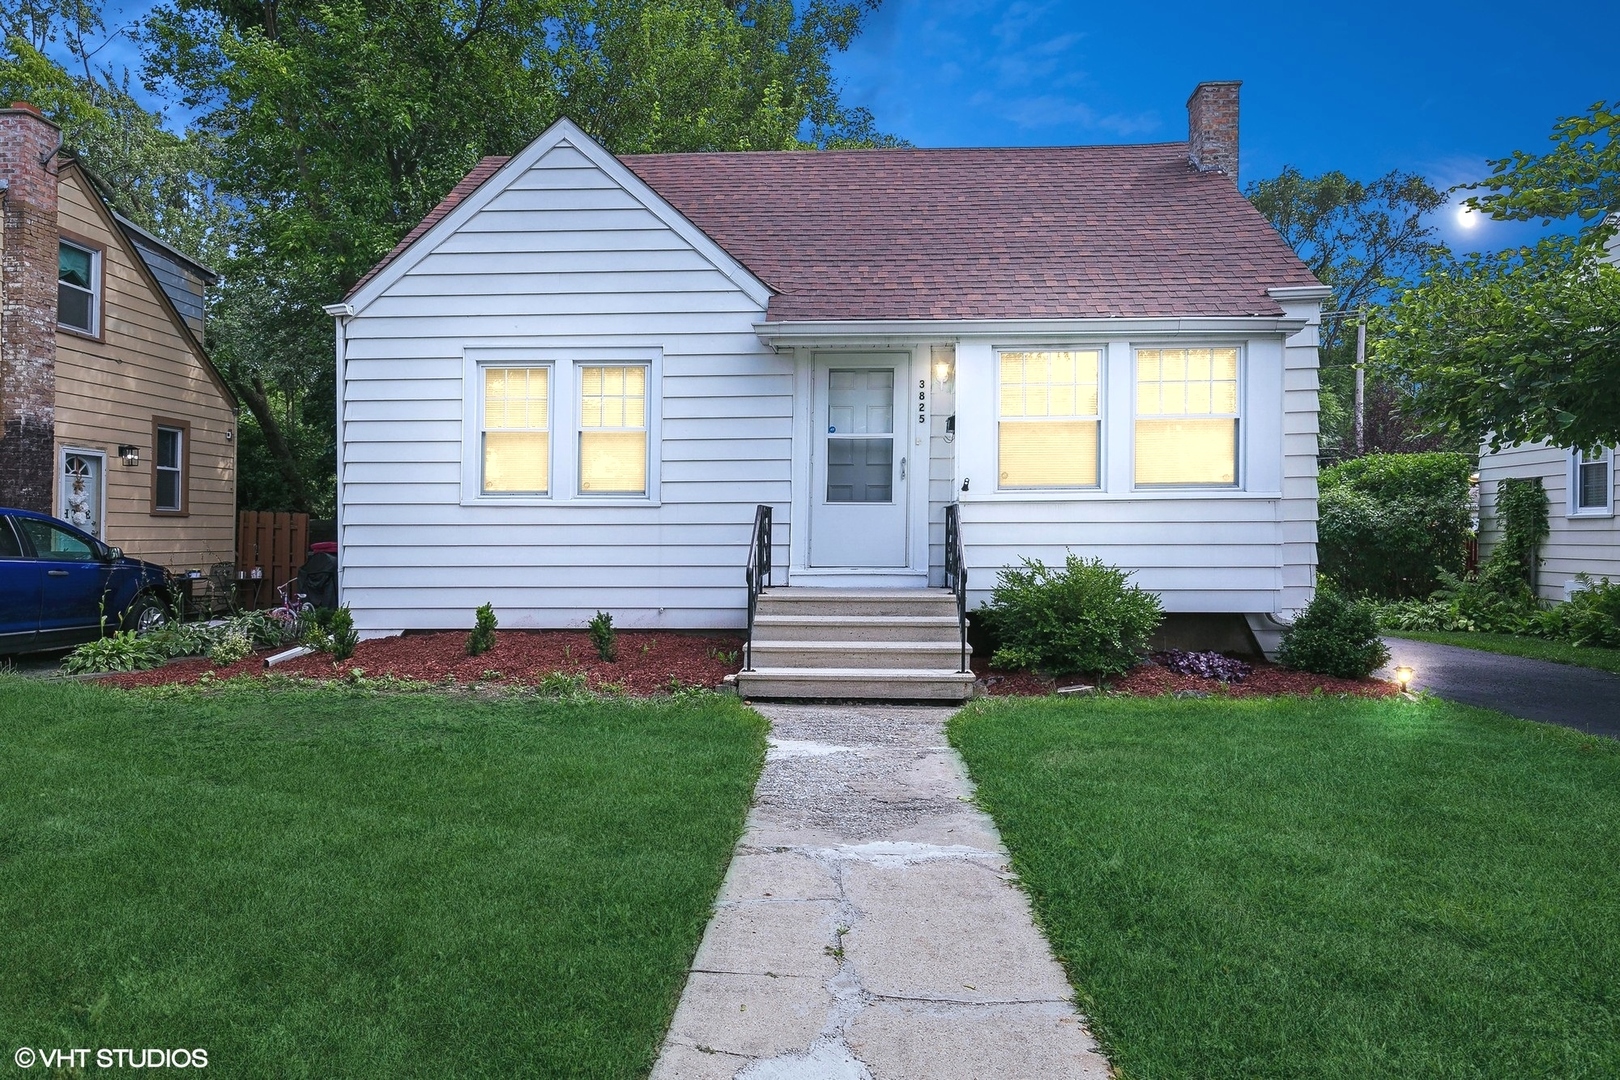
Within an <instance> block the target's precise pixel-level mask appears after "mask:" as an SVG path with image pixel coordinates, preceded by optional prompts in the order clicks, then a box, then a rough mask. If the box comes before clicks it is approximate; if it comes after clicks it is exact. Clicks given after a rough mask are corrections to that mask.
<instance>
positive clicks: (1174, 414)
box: [1136, 347, 1238, 488]
mask: <svg viewBox="0 0 1620 1080" xmlns="http://www.w3.org/2000/svg"><path fill="white" fill-rule="evenodd" d="M1237 482H1238V350H1237V349H1236V348H1230V347H1229V348H1194V349H1138V350H1136V486H1137V487H1139V488H1152V487H1234V486H1236V485H1237Z"/></svg>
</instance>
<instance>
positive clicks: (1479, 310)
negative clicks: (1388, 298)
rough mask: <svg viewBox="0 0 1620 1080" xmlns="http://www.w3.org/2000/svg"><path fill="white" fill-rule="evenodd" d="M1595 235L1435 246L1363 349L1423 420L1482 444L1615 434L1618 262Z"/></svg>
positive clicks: (1615, 438) (1599, 441) (1563, 442)
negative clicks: (1450, 248)
mask: <svg viewBox="0 0 1620 1080" xmlns="http://www.w3.org/2000/svg"><path fill="white" fill-rule="evenodd" d="M1602 255H1603V253H1602V249H1601V248H1600V247H1599V246H1598V245H1597V244H1596V243H1595V242H1590V241H1588V242H1583V241H1579V240H1576V239H1574V238H1572V237H1567V236H1561V237H1553V238H1550V239H1545V240H1542V241H1540V242H1538V243H1537V244H1536V245H1535V246H1534V247H1527V248H1522V249H1519V250H1510V251H1502V252H1497V253H1494V254H1477V253H1476V254H1472V255H1466V256H1463V257H1462V258H1460V259H1459V258H1452V257H1451V256H1449V255H1443V256H1440V257H1437V258H1436V259H1435V260H1434V261H1433V262H1432V263H1431V265H1430V266H1429V269H1428V271H1427V272H1426V274H1425V276H1424V277H1423V279H1422V280H1421V281H1420V282H1419V283H1418V284H1417V285H1415V286H1414V287H1413V288H1410V289H1408V290H1406V291H1405V292H1403V293H1402V294H1401V295H1400V296H1399V297H1398V298H1397V299H1396V301H1395V303H1394V304H1393V305H1392V307H1391V309H1390V311H1389V315H1388V319H1387V320H1386V321H1385V323H1384V324H1383V325H1382V326H1381V327H1380V332H1379V333H1378V335H1377V340H1376V342H1375V348H1374V350H1373V357H1374V360H1375V361H1376V362H1377V364H1378V365H1379V366H1380V367H1381V368H1382V369H1383V370H1384V371H1385V372H1386V373H1388V374H1389V375H1390V376H1391V377H1394V378H1398V379H1400V380H1402V381H1403V382H1404V383H1405V385H1407V386H1408V387H1409V388H1410V392H1411V394H1412V398H1413V407H1414V409H1415V410H1416V413H1417V415H1418V416H1420V417H1421V418H1422V420H1423V422H1424V424H1425V425H1426V426H1427V427H1428V428H1429V429H1430V430H1433V431H1438V432H1445V433H1449V434H1452V435H1455V436H1456V437H1459V438H1466V439H1472V440H1485V439H1487V438H1488V439H1489V442H1490V445H1491V448H1492V449H1493V450H1494V449H1497V448H1500V447H1502V446H1504V445H1513V444H1517V443H1525V442H1535V441H1537V440H1541V439H1546V440H1549V441H1551V442H1553V443H1554V444H1555V445H1558V446H1584V447H1589V448H1590V447H1593V446H1597V445H1608V444H1612V443H1616V442H1620V364H1616V363H1615V362H1614V357H1615V356H1616V355H1620V268H1617V267H1614V266H1611V265H1609V264H1607V263H1605V262H1604V261H1603V257H1602Z"/></svg>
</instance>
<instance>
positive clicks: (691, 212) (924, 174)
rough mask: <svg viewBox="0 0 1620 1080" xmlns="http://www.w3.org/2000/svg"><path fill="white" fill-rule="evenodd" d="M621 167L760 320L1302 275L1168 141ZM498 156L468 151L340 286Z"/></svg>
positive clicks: (671, 158)
mask: <svg viewBox="0 0 1620 1080" xmlns="http://www.w3.org/2000/svg"><path fill="white" fill-rule="evenodd" d="M621 160H622V161H623V162H624V163H625V164H626V165H628V166H629V167H630V168H631V169H632V170H633V171H634V172H635V173H636V174H637V175H638V176H640V177H641V178H642V179H643V180H645V181H646V182H647V184H648V185H649V186H650V187H652V188H653V190H655V191H657V192H658V194H659V195H661V196H663V197H664V198H665V199H666V200H668V202H669V203H670V204H671V205H672V206H674V207H675V208H676V209H677V210H679V211H680V212H681V213H682V214H684V215H686V217H687V218H689V219H690V220H691V221H692V223H693V224H695V225H696V226H698V228H700V229H702V230H703V231H704V232H705V233H707V234H708V235H709V236H710V237H711V238H713V239H714V241H715V242H716V243H718V244H719V245H720V246H721V247H723V248H724V249H725V250H726V251H728V252H729V253H730V254H731V255H732V256H733V257H734V258H736V259H737V260H738V261H739V262H741V263H743V264H744V265H745V266H747V267H748V269H749V270H751V271H752V272H753V273H754V275H755V276H756V277H758V278H760V279H761V280H762V281H764V282H765V283H766V284H767V285H769V286H770V287H771V288H772V290H773V291H774V292H775V293H776V295H775V296H773V297H772V299H771V303H770V310H769V314H768V318H770V319H772V320H777V321H781V320H801V319H805V320H818V319H1041V318H1083V317H1099V316H1100V317H1106V316H1155V315H1160V316H1175V315H1276V314H1280V313H1281V310H1282V309H1281V308H1280V307H1278V306H1277V303H1276V302H1275V301H1274V300H1272V299H1271V298H1270V297H1269V296H1267V295H1266V289H1268V288H1272V287H1276V286H1298V285H1315V284H1317V281H1316V279H1315V278H1314V277H1312V276H1311V273H1310V271H1309V270H1307V269H1306V268H1305V265H1304V264H1303V263H1302V262H1300V261H1299V259H1298V258H1297V257H1296V256H1295V255H1294V253H1293V251H1292V250H1290V249H1289V247H1288V245H1287V244H1285V243H1284V242H1283V240H1282V238H1281V237H1280V236H1278V235H1277V232H1276V230H1274V229H1272V228H1271V226H1270V225H1269V224H1267V222H1266V220H1265V219H1264V218H1263V217H1261V216H1260V214H1259V213H1258V212H1257V211H1256V210H1255V209H1254V208H1253V207H1252V206H1251V205H1250V204H1249V202H1248V200H1247V199H1244V198H1243V197H1242V195H1240V194H1239V193H1238V191H1237V188H1236V186H1235V185H1234V184H1233V183H1232V181H1231V180H1229V179H1227V178H1226V177H1224V176H1222V175H1220V174H1218V173H1200V172H1198V171H1197V170H1195V169H1193V168H1192V167H1191V166H1190V165H1189V164H1188V163H1187V146H1186V144H1185V143H1158V144H1151V145H1139V146H1076V147H1050V148H1019V149H967V150H846V151H825V152H814V151H799V152H795V151H789V152H770V153H736V154H656V155H635V156H628V157H624V158H621ZM505 161H506V159H505V158H485V159H484V160H483V161H481V162H479V163H478V167H477V168H475V169H474V170H473V171H472V172H471V173H469V174H467V177H466V178H465V179H463V180H462V181H461V183H459V184H457V185H456V187H455V188H454V189H453V190H452V191H451V192H450V194H449V195H447V196H445V198H444V201H443V202H441V203H440V204H439V205H438V206H437V207H435V208H434V210H433V212H432V213H431V214H429V215H428V216H427V218H426V219H424V220H423V222H422V223H421V224H420V225H418V226H417V227H416V228H415V229H413V230H411V232H410V233H409V234H408V235H407V236H406V237H405V238H404V239H403V240H401V241H400V243H399V245H398V246H397V247H396V248H395V249H394V250H393V251H392V252H391V253H389V255H388V257H387V258H386V259H384V260H383V261H382V262H381V263H379V264H378V265H377V266H376V267H374V268H373V269H372V270H371V272H370V273H368V274H367V275H366V276H365V277H364V278H362V279H361V281H360V282H359V284H357V285H356V286H355V289H356V290H358V289H359V288H360V286H361V285H364V284H365V283H366V282H367V281H369V280H371V278H372V277H374V276H375V275H376V274H377V272H378V271H380V270H381V269H382V268H383V267H384V266H386V265H388V263H389V262H391V261H393V259H394V258H396V257H397V256H398V255H399V254H400V253H401V252H402V251H404V250H405V249H406V248H407V247H409V246H410V245H411V243H412V242H414V241H415V240H416V238H417V237H419V236H421V235H422V234H423V233H425V232H426V231H427V230H428V229H429V228H431V227H432V226H433V225H434V224H435V223H436V222H438V221H439V219H441V218H443V217H444V215H445V214H447V213H449V212H450V210H451V209H452V208H454V207H455V205H456V204H457V203H458V202H460V201H461V200H462V199H463V198H465V197H466V196H467V195H469V194H471V193H472V192H473V191H475V190H477V188H478V187H479V186H480V185H481V184H482V183H483V182H484V181H485V180H487V179H488V178H489V177H490V176H492V175H493V174H494V173H495V171H496V170H497V169H499V168H500V167H501V165H503V164H505ZM350 295H353V291H352V290H351V293H350Z"/></svg>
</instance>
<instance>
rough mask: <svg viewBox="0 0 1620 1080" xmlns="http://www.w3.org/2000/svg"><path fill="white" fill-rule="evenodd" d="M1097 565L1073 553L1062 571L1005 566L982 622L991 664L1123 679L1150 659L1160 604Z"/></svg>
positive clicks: (1033, 564)
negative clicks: (990, 644) (989, 637)
mask: <svg viewBox="0 0 1620 1080" xmlns="http://www.w3.org/2000/svg"><path fill="white" fill-rule="evenodd" d="M1128 577H1129V575H1127V574H1126V573H1125V572H1124V571H1122V570H1119V569H1117V568H1116V567H1112V566H1105V565H1104V564H1103V562H1102V560H1101V559H1090V560H1086V559H1082V558H1080V557H1079V556H1077V555H1074V554H1073V553H1071V554H1070V555H1069V556H1068V559H1067V560H1066V562H1065V564H1064V566H1063V568H1062V569H1061V570H1057V569H1052V568H1049V567H1047V566H1046V565H1045V564H1044V563H1041V562H1038V561H1036V560H1033V559H1027V558H1026V559H1025V560H1024V564H1023V566H1022V567H1015V566H1008V567H1003V568H1002V570H1001V573H1000V576H999V577H998V578H997V580H996V587H995V590H994V591H993V592H992V593H991V601H990V605H989V606H988V607H986V608H982V609H980V616H981V618H984V619H985V620H986V621H987V622H988V623H989V624H990V627H989V628H990V630H991V632H992V633H993V634H994V636H995V637H996V640H997V641H998V642H999V644H998V646H997V648H996V650H995V653H994V655H992V656H991V663H993V664H995V665H996V666H997V667H1002V668H1012V669H1019V668H1023V669H1038V670H1041V671H1045V672H1048V673H1050V674H1053V675H1064V674H1068V673H1070V672H1076V671H1080V672H1087V673H1090V674H1095V675H1099V676H1108V675H1121V674H1124V673H1125V672H1127V671H1129V670H1130V669H1131V668H1132V667H1134V666H1135V665H1136V664H1137V663H1138V662H1139V661H1140V660H1141V659H1142V657H1144V656H1146V655H1147V651H1148V636H1149V635H1150V634H1152V633H1153V631H1154V629H1155V628H1156V627H1157V626H1158V625H1159V622H1160V621H1161V620H1162V619H1163V618H1164V611H1163V609H1162V608H1161V607H1160V606H1159V598H1158V597H1157V596H1154V595H1153V594H1152V593H1150V592H1148V591H1146V590H1145V589H1142V588H1140V587H1138V586H1136V585H1132V584H1131V583H1130V581H1129V580H1128Z"/></svg>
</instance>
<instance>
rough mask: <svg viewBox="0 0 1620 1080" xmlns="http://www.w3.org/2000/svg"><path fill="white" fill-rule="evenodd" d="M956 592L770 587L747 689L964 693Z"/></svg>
mask: <svg viewBox="0 0 1620 1080" xmlns="http://www.w3.org/2000/svg"><path fill="white" fill-rule="evenodd" d="M961 662H962V639H961V630H960V627H959V624H958V623H957V620H956V598H955V597H953V596H952V595H951V594H950V593H949V592H947V591H946V590H944V589H820V588H805V587H794V588H790V589H766V590H765V591H764V592H762V593H761V594H760V596H759V607H758V608H757V610H756V612H755V615H754V646H753V670H752V671H743V672H740V673H738V675H737V691H738V693H740V694H741V695H742V696H743V697H749V698H800V699H803V698H810V699H823V700H828V699H830V700H840V701H966V700H967V699H968V698H970V697H972V696H973V675H972V673H971V672H961V671H958V670H957V669H958V668H959V667H960V666H961Z"/></svg>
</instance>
